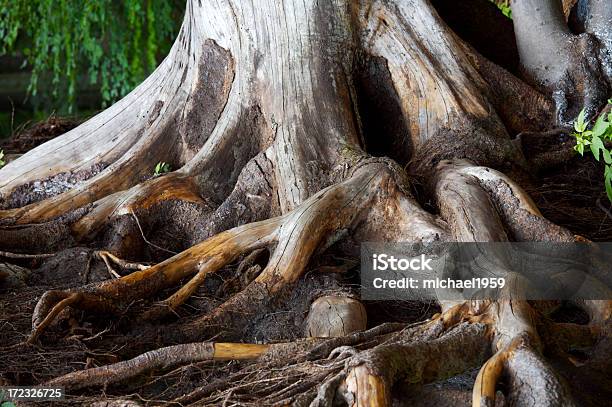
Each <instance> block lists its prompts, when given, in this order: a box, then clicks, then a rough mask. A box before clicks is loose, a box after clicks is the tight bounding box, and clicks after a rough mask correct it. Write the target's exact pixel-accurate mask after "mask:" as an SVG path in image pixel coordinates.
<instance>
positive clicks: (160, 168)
mask: <svg viewBox="0 0 612 407" xmlns="http://www.w3.org/2000/svg"><path fill="white" fill-rule="evenodd" d="M170 170H171V168H170V164H168V163H165V162H163V161H160V162H158V163H157V165H156V166H155V172H154V173H153V175H155V176H158V175H161V174H165V173H167V172H170Z"/></svg>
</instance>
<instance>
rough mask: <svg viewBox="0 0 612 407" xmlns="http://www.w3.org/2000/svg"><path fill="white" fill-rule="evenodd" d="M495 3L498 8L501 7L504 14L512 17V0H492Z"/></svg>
mask: <svg viewBox="0 0 612 407" xmlns="http://www.w3.org/2000/svg"><path fill="white" fill-rule="evenodd" d="M490 1H491V2H493V3H495V5H496V6H497V8H499V9H500V10H501V12H502V14H503V15H505V16H506V17H508V18H509V19H512V9H511V8H510V0H490Z"/></svg>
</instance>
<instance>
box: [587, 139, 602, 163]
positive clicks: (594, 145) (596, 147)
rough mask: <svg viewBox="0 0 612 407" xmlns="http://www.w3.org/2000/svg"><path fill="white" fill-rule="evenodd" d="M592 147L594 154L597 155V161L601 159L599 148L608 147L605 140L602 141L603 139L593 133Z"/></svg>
mask: <svg viewBox="0 0 612 407" xmlns="http://www.w3.org/2000/svg"><path fill="white" fill-rule="evenodd" d="M590 148H591V152H592V153H593V156H594V157H595V159H596V160H597V161H599V150H605V149H606V147H605V146H604V143H603V141H601V139H600V138H599V137H597V136H595V135H593V138H592V139H591V145H590Z"/></svg>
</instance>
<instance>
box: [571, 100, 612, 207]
mask: <svg viewBox="0 0 612 407" xmlns="http://www.w3.org/2000/svg"><path fill="white" fill-rule="evenodd" d="M608 105H612V99H610V100H608ZM585 114H586V113H585V110H584V109H582V111H581V112H580V114H579V115H578V117H577V118H576V120H575V121H574V130H576V131H575V132H574V133H572V136H574V137H575V138H576V145H575V146H574V150H576V151H577V152H578V153H580V155H582V156H583V155H584V149H585V147H586V146H589V150H590V151H591V153H592V154H593V157H595V159H596V160H597V161H599V157H600V153H601V156H602V157H603V160H604V162H605V165H606V167H605V170H604V183H605V187H606V194H607V195H608V199H609V200H610V202H612V150H610V149H608V147H606V145H605V142H612V110H609V111H608V113H607V114H600V115H599V117H598V118H597V120H596V121H595V124H594V125H593V126H592V127H591V128H590V129H588V124H589V123H588V122H587V121H585Z"/></svg>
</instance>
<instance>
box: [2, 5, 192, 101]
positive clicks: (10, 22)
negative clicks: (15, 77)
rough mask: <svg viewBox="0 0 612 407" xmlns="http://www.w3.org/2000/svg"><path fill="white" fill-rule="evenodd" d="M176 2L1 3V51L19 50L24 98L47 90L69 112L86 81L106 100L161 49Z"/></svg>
mask: <svg viewBox="0 0 612 407" xmlns="http://www.w3.org/2000/svg"><path fill="white" fill-rule="evenodd" d="M183 7H184V1H183V0H0V55H5V54H19V55H23V57H24V58H25V61H26V62H25V65H28V66H29V67H30V68H31V69H32V76H31V79H30V85H29V88H28V92H29V93H30V94H31V95H36V94H37V92H39V91H42V92H49V93H50V96H51V97H52V99H54V102H56V103H57V102H64V104H65V109H66V110H68V111H71V110H72V108H73V107H74V106H75V99H76V94H77V88H78V87H79V86H82V85H83V84H84V83H86V82H87V81H89V82H90V83H91V84H96V85H97V86H99V88H100V92H101V95H102V100H103V102H104V104H105V105H107V104H109V103H111V102H113V101H115V100H117V99H119V98H121V97H122V96H124V95H125V94H126V93H128V92H129V91H130V90H131V89H132V88H133V87H134V86H136V85H137V84H138V83H140V82H141V81H142V80H143V79H144V78H145V76H146V75H147V73H148V72H150V71H151V70H153V69H154V68H155V66H156V65H157V62H158V60H159V58H161V57H162V56H163V55H165V54H166V53H167V52H168V50H169V47H170V46H171V43H172V41H173V39H174V37H175V34H176V32H177V29H178V26H179V24H178V21H179V19H180V17H181V16H180V15H179V14H181V13H182V8H183Z"/></svg>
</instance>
